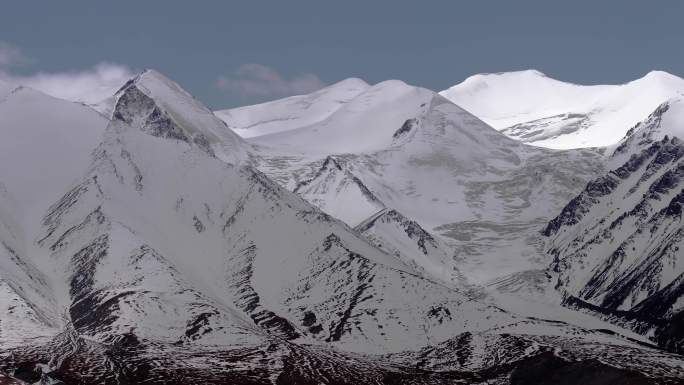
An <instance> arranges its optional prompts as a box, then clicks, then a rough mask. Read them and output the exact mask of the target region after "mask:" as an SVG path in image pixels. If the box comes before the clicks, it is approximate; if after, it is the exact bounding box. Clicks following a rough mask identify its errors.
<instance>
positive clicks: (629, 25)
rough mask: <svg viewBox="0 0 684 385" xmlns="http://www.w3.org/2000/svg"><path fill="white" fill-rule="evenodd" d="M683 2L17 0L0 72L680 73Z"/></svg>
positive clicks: (182, 79)
mask: <svg viewBox="0 0 684 385" xmlns="http://www.w3.org/2000/svg"><path fill="white" fill-rule="evenodd" d="M683 16H684V2H681V1H668V0H662V1H648V2H647V1H628V0H627V1H584V0H575V1H566V2H561V1H525V0H521V1H487V0H484V1H477V2H475V1H471V2H466V1H420V2H418V1H402V0H395V1H380V0H376V1H339V2H332V1H297V0H291V1H258V0H253V1H249V2H247V1H244V2H238V1H195V2H189V1H124V0H120V1H110V2H99V1H33V0H24V1H21V2H18V1H17V2H7V3H4V4H3V7H2V12H0V73H1V74H4V75H3V76H4V77H7V78H13V79H19V80H26V81H27V82H29V83H30V82H32V81H33V82H38V80H36V76H38V75H40V76H43V78H41V79H42V80H40V81H42V82H43V83H36V84H44V83H45V84H49V86H50V87H53V88H66V87H69V85H70V84H83V85H87V84H89V83H88V82H89V81H92V82H96V83H97V82H98V81H99V82H105V83H106V82H108V81H109V82H116V81H118V80H116V79H117V76H119V77H122V76H128V75H129V74H130V73H134V72H135V71H138V70H141V69H144V68H155V69H158V70H159V71H161V72H163V73H165V74H166V75H167V76H169V77H171V78H173V79H174V80H176V81H178V82H179V83H180V84H181V85H182V86H183V87H185V88H186V89H187V90H188V91H190V92H191V93H192V94H194V95H195V96H196V97H197V98H198V99H200V100H202V101H203V102H205V103H206V104H208V105H209V106H211V107H213V108H222V107H230V106H238V105H244V104H251V103H255V102H260V101H265V100H270V99H274V98H278V97H282V96H286V95H289V94H292V93H300V92H306V91H308V90H312V89H316V88H318V87H321V86H323V85H325V84H330V83H333V82H336V81H339V80H342V79H344V78H347V77H352V76H354V77H360V78H363V79H364V80H366V81H368V82H370V83H375V82H379V81H382V80H386V79H391V78H394V79H402V80H404V81H406V82H408V83H411V84H415V85H421V86H425V87H428V88H431V89H435V90H441V89H444V88H447V87H449V86H451V85H453V84H455V83H458V82H460V81H461V80H463V79H464V78H465V77H467V76H469V75H472V74H475V73H480V72H499V71H510V70H519V69H527V68H535V69H538V70H540V71H542V72H544V73H546V74H547V75H549V76H552V77H555V78H558V79H561V80H566V81H571V82H576V83H587V84H595V83H622V82H625V81H629V80H632V79H635V78H638V77H641V76H643V75H644V74H645V73H646V72H648V71H650V70H652V69H659V70H665V71H668V72H671V73H673V74H676V75H679V76H682V75H684V49H682V47H683V46H684V22H682V17H683ZM102 63H109V64H102ZM49 76H53V78H50V77H49ZM60 76H61V77H60ZM79 76H86V77H87V76H89V77H90V78H83V79H85V80H83V79H82V78H79ZM46 79H47V80H46ZM48 81H51V83H50V82H48ZM46 82H47V83H46ZM79 82H80V83H79Z"/></svg>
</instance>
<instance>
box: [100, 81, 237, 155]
mask: <svg viewBox="0 0 684 385" xmlns="http://www.w3.org/2000/svg"><path fill="white" fill-rule="evenodd" d="M115 99H116V103H115V107H114V113H113V114H112V117H113V120H114V121H122V122H124V123H126V124H128V125H131V126H134V127H137V128H139V129H141V130H142V131H144V132H147V133H149V134H151V135H153V136H158V137H164V138H169V139H175V140H181V141H184V142H187V143H190V144H194V145H197V146H198V147H199V148H201V149H202V150H204V151H205V152H207V153H209V154H211V155H215V156H217V157H219V158H221V159H222V160H225V161H227V162H229V163H240V162H241V160H242V159H243V158H244V156H245V150H244V147H245V146H246V144H245V143H244V142H243V141H242V139H241V138H240V137H239V136H237V135H236V134H235V133H234V132H232V131H231V130H230V128H228V126H227V125H226V123H224V122H223V121H221V120H220V119H219V118H217V117H216V116H215V115H214V114H213V112H211V110H209V109H208V108H207V107H205V106H204V105H203V104H202V103H200V102H199V101H198V100H197V99H195V98H194V97H193V96H192V95H191V94H190V93H188V92H187V91H185V90H184V89H183V88H182V87H181V86H180V85H178V84H177V83H176V82H174V81H173V80H171V79H169V78H167V77H166V76H164V75H162V74H161V73H159V72H158V71H155V70H152V69H147V70H145V71H143V72H142V73H140V74H139V75H137V76H136V77H134V78H133V79H131V80H129V81H128V82H126V84H124V86H123V87H121V89H119V91H117V93H116V95H115Z"/></svg>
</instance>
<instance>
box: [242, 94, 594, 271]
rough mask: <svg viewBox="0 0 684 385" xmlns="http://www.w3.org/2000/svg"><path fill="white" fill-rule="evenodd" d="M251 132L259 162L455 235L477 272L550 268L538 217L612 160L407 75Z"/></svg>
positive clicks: (309, 188)
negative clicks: (552, 140)
mask: <svg viewBox="0 0 684 385" xmlns="http://www.w3.org/2000/svg"><path fill="white" fill-rule="evenodd" d="M250 141H251V143H253V144H254V145H255V149H256V154H255V155H254V156H253V157H252V161H253V164H254V165H255V166H256V167H257V168H259V169H260V170H262V171H263V172H264V173H266V174H267V175H269V176H270V177H272V178H273V179H275V180H277V181H278V182H279V183H281V184H282V185H284V186H287V187H288V188H289V189H291V190H294V191H296V192H297V193H299V194H300V195H301V196H302V197H304V198H305V199H307V200H309V201H310V202H312V203H314V204H315V205H317V206H318V207H320V208H321V209H323V210H324V211H326V212H327V213H328V214H330V215H332V216H334V217H337V218H340V219H343V220H345V221H346V222H347V223H348V224H349V225H352V226H356V225H358V224H359V223H360V222H361V220H363V219H365V218H368V217H370V216H371V215H373V214H375V213H376V212H377V211H378V210H379V209H380V208H383V207H386V208H391V209H396V210H397V211H398V212H400V213H402V215H404V216H406V217H407V218H409V219H411V220H414V221H416V222H417V223H419V224H420V226H421V227H423V228H424V229H426V230H427V231H428V232H431V233H433V234H436V235H438V236H444V237H446V241H448V242H449V243H450V244H451V245H452V246H453V247H454V248H455V250H456V253H455V256H456V259H457V260H458V262H459V263H460V264H461V267H462V271H463V272H464V274H465V275H466V276H467V277H468V279H470V280H471V281H472V282H477V283H484V282H487V281H490V280H493V279H498V278H501V277H502V276H505V275H508V274H512V273H517V272H520V271H524V270H528V269H543V268H545V265H544V263H545V262H544V261H543V259H544V256H543V250H541V248H540V247H539V245H540V243H539V240H538V239H537V238H538V231H539V229H540V228H541V227H542V226H543V224H544V223H545V222H546V221H548V219H550V217H551V216H552V215H553V214H554V213H555V212H557V210H559V209H560V208H561V207H562V206H563V205H564V204H565V203H566V202H567V201H568V200H569V199H570V198H571V197H572V196H573V194H574V193H576V192H579V189H580V188H581V186H582V185H583V184H584V183H586V181H588V180H589V179H590V178H592V177H594V176H595V175H596V173H598V172H600V171H601V170H602V157H601V156H600V155H599V154H598V153H596V152H593V151H589V150H577V151H565V152H562V151H551V150H546V149H542V148H537V147H531V146H525V145H523V144H521V143H520V142H518V141H515V140H512V139H509V138H507V137H506V136H504V135H502V134H500V133H498V132H496V131H495V130H494V129H492V128H491V127H489V126H487V125H486V124H485V123H483V122H482V121H480V120H479V119H477V118H475V117H474V116H473V115H471V114H469V113H468V112H466V111H465V110H463V109H462V108H460V107H458V106H456V105H454V104H453V103H450V102H449V101H448V100H446V99H445V98H443V97H442V96H440V95H437V94H436V93H434V92H432V91H429V90H426V89H423V88H418V87H413V86H410V85H407V84H405V83H402V82H398V81H389V82H383V83H379V84H377V85H375V86H373V87H371V88H369V89H368V90H367V91H366V92H364V93H361V94H360V95H359V96H358V97H357V98H355V99H354V100H352V101H350V102H349V103H347V104H346V105H345V106H344V107H343V108H341V109H339V110H338V111H337V112H335V113H334V114H333V115H331V116H330V117H329V118H327V119H326V120H324V121H322V122H320V123H317V124H313V125H311V126H308V127H303V128H299V129H295V130H290V131H285V132H281V133H278V134H273V135H265V136H261V137H257V138H252V139H251V140H250ZM332 160H334V162H332ZM533 202H534V203H533ZM511 250H515V252H514V253H512V252H510V251H511Z"/></svg>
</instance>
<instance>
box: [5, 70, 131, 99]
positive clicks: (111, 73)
mask: <svg viewBox="0 0 684 385" xmlns="http://www.w3.org/2000/svg"><path fill="white" fill-rule="evenodd" d="M133 76H134V71H133V70H131V69H130V68H129V67H127V66H124V65H121V64H115V63H100V64H97V65H96V66H94V67H93V68H90V69H87V70H80V71H68V72H38V73H35V74H32V75H15V74H12V73H9V72H1V71H0V80H3V81H5V82H8V83H12V84H17V85H25V86H28V87H31V88H34V89H37V90H39V91H42V92H45V93H46V94H48V95H52V96H54V97H57V98H61V99H66V100H72V101H78V102H83V103H88V104H94V103H98V102H100V101H102V100H103V99H106V98H107V97H109V96H111V95H113V94H114V92H116V90H117V89H118V88H119V87H121V86H122V85H123V84H124V83H125V82H126V81H127V80H128V79H130V78H131V77H133Z"/></svg>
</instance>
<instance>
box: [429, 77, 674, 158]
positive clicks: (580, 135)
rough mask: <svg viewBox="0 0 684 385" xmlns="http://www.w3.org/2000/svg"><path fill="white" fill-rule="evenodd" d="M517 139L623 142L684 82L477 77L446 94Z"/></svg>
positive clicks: (553, 143) (554, 144)
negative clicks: (596, 82)
mask: <svg viewBox="0 0 684 385" xmlns="http://www.w3.org/2000/svg"><path fill="white" fill-rule="evenodd" d="M440 94H441V95H443V96H444V97H446V98H447V99H449V100H451V101H452V102H454V103H456V104H458V105H459V106H461V107H463V108H465V109H466V110H468V111H470V112H471V113H473V114H474V115H475V116H477V117H479V118H480V119H482V120H484V121H485V122H487V123H488V124H490V125H491V126H492V127H494V128H496V129H497V130H499V131H501V132H503V133H504V134H506V135H508V136H509V137H511V138H514V139H518V140H521V141H523V142H528V143H531V144H534V145H536V146H542V147H548V148H559V149H567V148H581V147H601V146H609V145H612V144H615V143H617V142H618V141H619V140H620V139H622V137H623V136H624V135H625V133H626V132H627V130H628V129H629V128H631V127H632V126H634V125H635V124H637V123H639V122H640V121H642V120H644V119H646V117H647V116H648V115H649V114H650V113H651V112H653V110H654V109H655V108H656V107H658V105H660V104H661V103H663V102H665V101H666V100H668V99H669V98H672V97H676V96H680V95H683V94H684V79H681V78H679V77H676V76H674V75H671V74H668V73H666V72H661V71H653V72H649V73H648V74H647V75H646V76H644V77H643V78H641V79H637V80H634V81H632V82H629V83H625V84H622V85H592V86H584V85H576V84H571V83H564V82H561V81H558V80H555V79H552V78H550V77H547V76H546V75H544V74H542V73H541V72H539V71H534V70H528V71H518V72H504V73H499V74H480V75H474V76H471V77H469V78H467V79H466V80H464V81H463V82H462V83H460V84H457V85H455V86H453V87H451V88H449V89H447V90H444V91H442V92H441V93H440Z"/></svg>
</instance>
